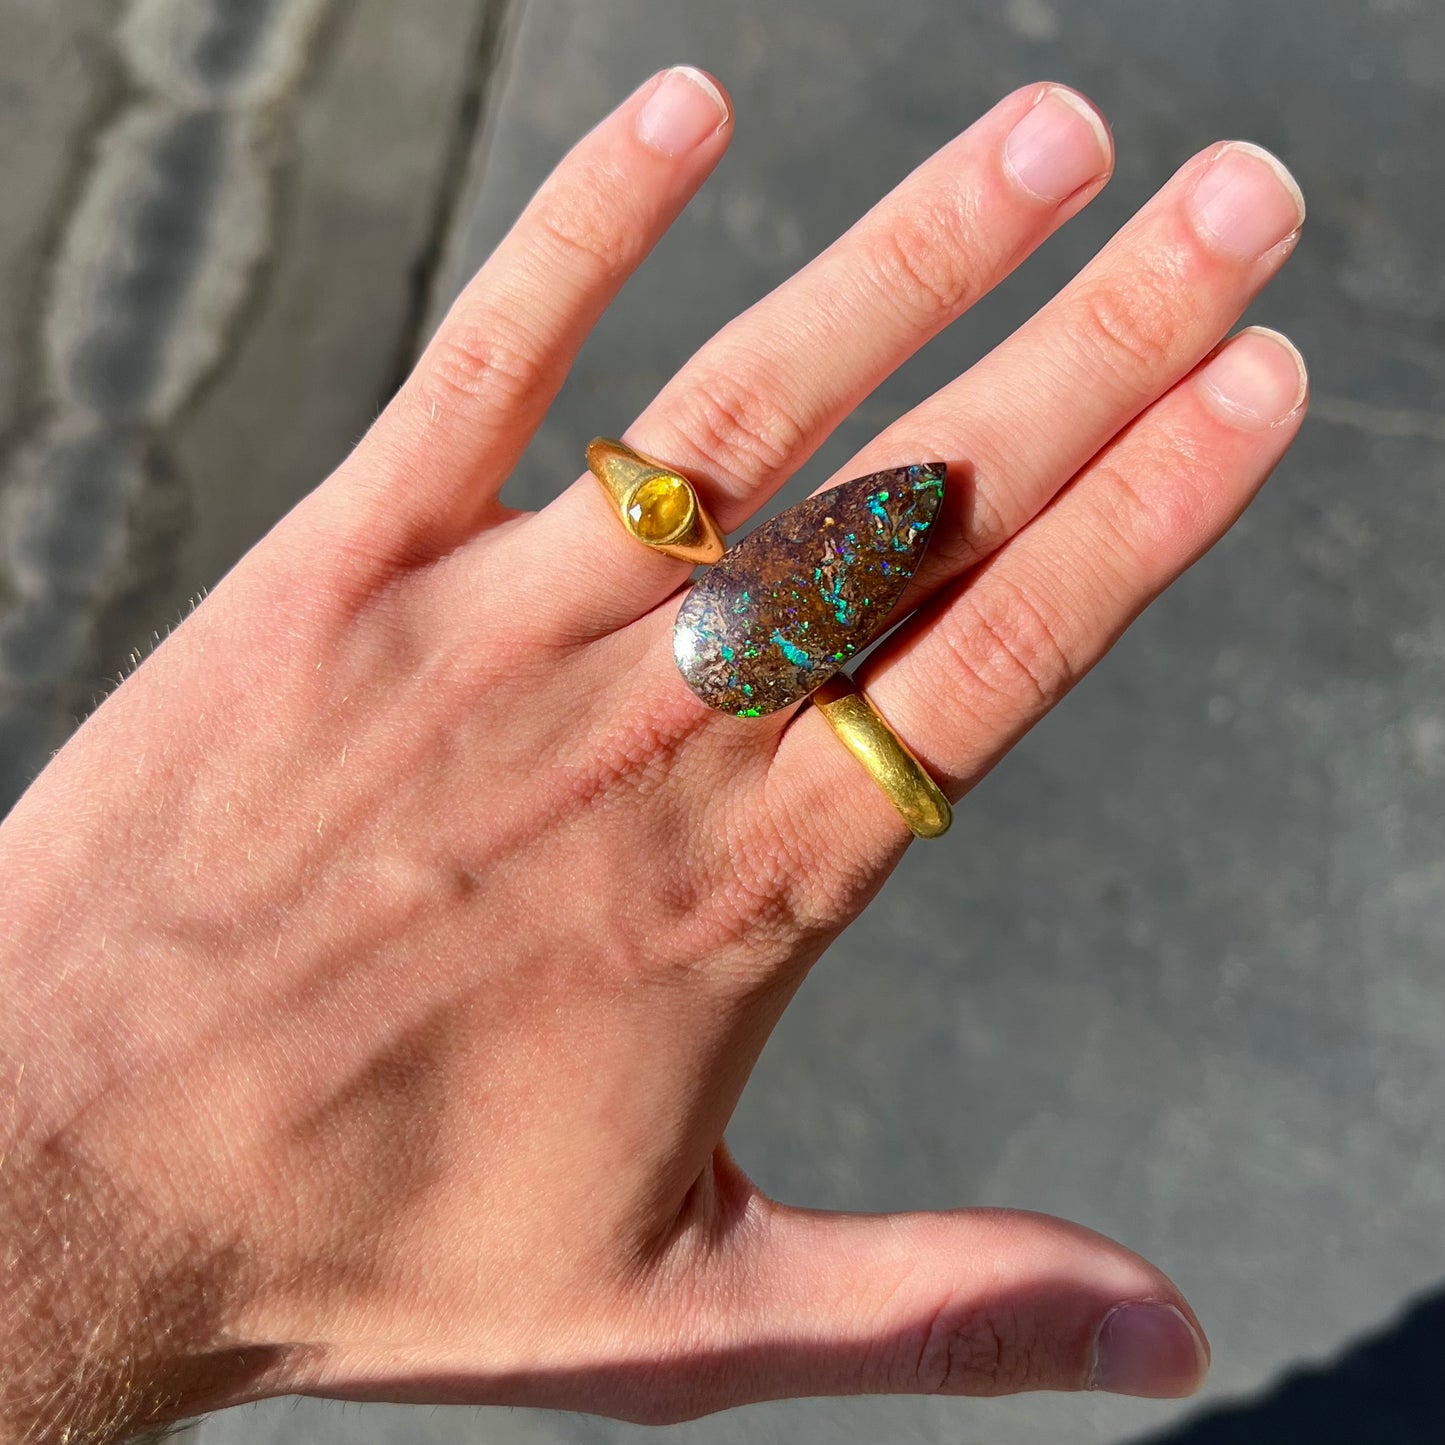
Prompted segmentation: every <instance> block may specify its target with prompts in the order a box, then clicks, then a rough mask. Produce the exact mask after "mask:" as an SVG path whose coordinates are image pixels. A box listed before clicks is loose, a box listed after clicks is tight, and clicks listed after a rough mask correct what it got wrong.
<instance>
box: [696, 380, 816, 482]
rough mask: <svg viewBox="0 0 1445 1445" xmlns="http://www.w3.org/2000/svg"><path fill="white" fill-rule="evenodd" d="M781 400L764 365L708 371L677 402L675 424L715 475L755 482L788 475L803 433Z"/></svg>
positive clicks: (802, 443) (782, 391) (780, 388)
mask: <svg viewBox="0 0 1445 1445" xmlns="http://www.w3.org/2000/svg"><path fill="white" fill-rule="evenodd" d="M743 376H747V377H748V378H749V380H747V381H743V380H741V377H743ZM785 396H786V388H785V387H783V386H781V385H774V384H772V383H771V381H770V380H769V378H768V375H767V372H766V370H765V369H764V368H762V367H759V366H756V365H753V364H739V365H738V366H737V367H736V370H735V371H723V370H714V371H710V372H707V373H705V374H703V375H701V376H699V377H697V378H696V379H695V380H694V382H693V384H692V386H691V387H690V388H689V389H688V392H687V394H686V396H685V398H683V399H682V400H681V403H680V409H679V414H678V425H679V428H680V430H681V431H682V432H683V433H684V435H686V437H687V438H688V440H689V442H690V443H691V444H692V445H693V446H694V447H696V448H697V450H698V451H699V452H701V453H702V455H703V456H704V458H705V459H706V461H707V463H708V465H709V466H710V467H711V468H712V469H713V470H714V472H715V473H717V474H718V475H721V476H727V477H734V478H738V479H741V480H747V481H754V480H756V479H757V477H758V475H759V474H762V475H769V474H775V473H778V472H783V471H786V470H787V469H788V467H789V465H790V463H791V462H792V461H793V459H794V458H795V457H797V456H798V455H799V453H800V452H801V451H802V450H803V449H804V446H805V442H806V429H805V427H804V426H803V424H802V423H801V422H800V421H799V420H798V419H797V418H796V417H795V416H794V414H793V412H792V410H791V409H790V408H789V406H788V404H787V402H786V401H785V400H784V397H785Z"/></svg>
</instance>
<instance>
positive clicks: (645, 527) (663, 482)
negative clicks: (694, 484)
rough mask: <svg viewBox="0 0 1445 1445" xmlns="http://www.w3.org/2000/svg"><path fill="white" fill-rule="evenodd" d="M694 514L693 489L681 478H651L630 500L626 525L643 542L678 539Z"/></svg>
mask: <svg viewBox="0 0 1445 1445" xmlns="http://www.w3.org/2000/svg"><path fill="white" fill-rule="evenodd" d="M692 514H693V497H692V488H691V487H689V486H688V484H687V483H686V482H685V481H683V479H682V478H681V477H670V476H662V477H649V478H648V479H647V480H646V481H645V482H643V483H642V485H641V486H639V487H638V489H637V490H636V491H635V492H633V494H632V496H631V498H630V499H629V501H628V503H627V525H628V526H629V527H630V528H631V529H632V532H633V535H634V536H636V537H638V538H640V539H641V540H642V541H644V542H672V541H675V540H676V539H677V538H678V537H679V536H680V535H681V534H682V533H683V532H685V531H686V530H687V527H688V524H689V523H690V522H691V521H692Z"/></svg>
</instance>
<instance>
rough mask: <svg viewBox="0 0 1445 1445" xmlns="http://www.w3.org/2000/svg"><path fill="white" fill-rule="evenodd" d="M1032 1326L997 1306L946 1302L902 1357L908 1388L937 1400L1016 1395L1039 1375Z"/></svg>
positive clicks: (1036, 1349) (1038, 1352)
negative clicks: (949, 1397)
mask: <svg viewBox="0 0 1445 1445" xmlns="http://www.w3.org/2000/svg"><path fill="white" fill-rule="evenodd" d="M1040 1353H1041V1351H1040V1349H1039V1342H1038V1341H1037V1339H1036V1338H1035V1337H1034V1334H1033V1332H1032V1330H1031V1329H1030V1328H1029V1327H1028V1324H1027V1321H1026V1320H1024V1319H1023V1318H1021V1317H1019V1316H1017V1315H1016V1314H1015V1313H1014V1312H1013V1311H1010V1310H1009V1309H1008V1308H1007V1306H1005V1305H1002V1304H999V1303H998V1302H996V1301H992V1302H989V1303H988V1304H984V1305H980V1304H977V1303H972V1302H970V1303H960V1302H959V1301H957V1300H948V1301H946V1302H945V1303H944V1304H943V1305H942V1306H941V1307H940V1308H939V1309H938V1310H937V1311H935V1313H934V1314H933V1316H932V1318H931V1319H930V1320H929V1321H928V1322H927V1325H926V1326H925V1328H924V1330H923V1331H922V1334H921V1338H920V1339H919V1342H918V1347H917V1350H916V1352H912V1353H910V1352H906V1351H905V1354H904V1357H903V1362H902V1365H903V1372H904V1374H905V1376H906V1378H905V1380H904V1382H903V1384H904V1387H905V1388H906V1389H909V1390H913V1391H916V1392H920V1393H923V1394H932V1395H1012V1394H1016V1393H1018V1392H1019V1391H1020V1390H1025V1389H1028V1388H1029V1387H1030V1385H1031V1384H1034V1383H1035V1382H1036V1381H1037V1379H1038V1377H1039V1374H1040V1368H1039V1364H1040V1362H1039V1355H1040Z"/></svg>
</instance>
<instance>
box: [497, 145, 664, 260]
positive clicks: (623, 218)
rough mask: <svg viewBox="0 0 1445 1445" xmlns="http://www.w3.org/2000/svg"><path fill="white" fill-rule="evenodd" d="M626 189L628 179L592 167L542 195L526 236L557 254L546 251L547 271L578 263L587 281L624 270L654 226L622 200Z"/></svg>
mask: <svg viewBox="0 0 1445 1445" xmlns="http://www.w3.org/2000/svg"><path fill="white" fill-rule="evenodd" d="M627 194H628V192H627V189H626V180H625V178H624V177H622V176H621V175H619V174H618V173H617V172H616V171H615V170H614V169H613V168H612V167H609V166H591V167H588V168H587V170H586V171H584V172H583V173H582V174H581V175H569V176H568V177H567V180H566V184H565V185H564V186H561V187H558V188H556V189H554V190H548V191H544V192H543V193H542V194H540V195H539V196H538V197H537V198H536V200H535V201H534V202H533V203H532V207H531V210H530V211H529V213H528V215H527V221H526V224H527V225H528V226H529V227H532V228H534V234H531V235H529V237H528V239H529V240H530V241H531V242H532V243H533V244H534V245H540V248H541V249H542V250H543V251H544V252H546V251H550V252H552V253H554V254H550V255H547V256H546V266H545V270H547V271H548V272H552V271H555V270H556V269H557V267H558V265H559V263H560V265H561V266H563V267H571V266H575V265H577V264H579V263H580V265H581V266H582V267H583V269H584V272H585V274H586V276H587V278H588V279H589V280H596V279H601V278H603V277H607V276H615V275H617V274H619V273H620V272H622V271H623V270H625V269H626V268H627V266H628V263H629V261H630V259H631V257H632V254H633V252H634V251H635V250H636V245H635V241H634V239H633V238H634V237H635V236H637V235H639V234H646V233H647V232H649V231H650V229H651V227H650V226H648V225H647V224H646V222H645V220H644V218H642V217H640V216H638V215H635V214H633V213H632V209H633V208H631V207H629V206H626V205H624V204H622V203H621V201H620V199H619V198H620V197H622V196H625V195H627ZM599 273H600V274H599Z"/></svg>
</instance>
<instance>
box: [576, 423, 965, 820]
mask: <svg viewBox="0 0 1445 1445" xmlns="http://www.w3.org/2000/svg"><path fill="white" fill-rule="evenodd" d="M587 464H588V466H589V468H590V469H591V470H592V472H593V474H594V475H595V476H596V477H597V479H598V481H600V482H601V483H602V485H603V487H604V488H605V489H606V491H607V493H608V495H609V496H610V497H611V498H612V499H613V501H614V503H615V504H616V506H617V509H618V513H619V516H620V517H621V519H622V524H623V526H624V527H626V529H627V531H628V533H629V534H630V535H631V536H633V537H635V538H636V539H637V540H638V541H639V542H643V543H645V544H646V545H647V546H649V547H653V548H656V549H657V550H659V551H663V552H666V553H667V554H668V555H669V556H673V557H680V558H682V559H683V560H684V561H690V562H704V563H714V562H715V563H716V565H715V566H713V567H712V568H711V570H710V571H709V572H708V573H707V574H706V575H705V576H704V577H703V578H702V579H701V580H700V581H699V582H698V583H697V585H696V586H694V587H693V589H692V591H691V592H689V593H688V595H687V598H686V599H685V600H684V602H683V604H682V609H681V611H679V613H678V615H677V621H676V623H675V624H674V626H673V634H672V641H673V657H674V658H675V660H676V662H677V666H678V669H679V671H681V673H682V675H683V678H684V679H685V680H686V682H687V685H688V686H689V687H690V688H691V689H692V690H693V692H694V693H696V694H697V696H698V697H699V698H701V699H702V701H703V702H705V703H706V704H707V705H708V706H709V707H713V708H717V709H719V710H720V711H723V712H730V713H733V714H735V715H736V716H738V717H761V716H762V715H763V714H765V713H770V712H777V711H778V710H779V709H780V708H785V707H788V706H790V705H791V704H793V703H796V702H801V701H802V700H803V699H804V698H806V697H811V698H812V700H813V703H814V705H815V706H816V707H817V709H818V711H819V712H820V713H821V714H822V715H823V717H824V718H825V719H826V721H827V722H828V724H829V726H830V727H832V729H833V731H834V732H835V733H836V734H837V736H838V737H839V739H840V740H841V741H842V742H843V744H844V746H845V747H847V749H848V750H849V752H851V753H852V754H853V756H854V757H856V758H857V759H858V760H859V762H861V763H862V764H863V766H864V767H865V768H866V769H867V770H868V773H869V775H870V776H871V777H872V779H873V781H874V782H875V783H877V784H878V786H879V787H880V788H881V789H882V790H883V792H884V793H885V794H886V795H887V797H888V798H889V800H890V801H891V802H892V803H893V805H894V807H896V808H897V809H898V812H899V813H900V814H901V815H902V817H903V820H904V822H906V823H907V824H908V826H909V828H910V829H911V830H912V831H913V832H914V833H915V834H916V835H917V836H918V837H920V838H936V837H938V836H939V835H940V834H941V833H944V832H946V831H947V829H948V826H949V824H950V822H951V821H952V812H951V810H950V808H949V805H948V799H947V798H946V797H944V795H943V792H942V791H941V790H940V789H939V787H938V785H937V784H936V783H935V782H934V781H933V779H932V778H930V777H929V776H928V773H927V772H926V771H925V769H924V768H923V766H922V764H920V763H919V761H918V759H917V758H916V757H914V755H913V754H912V752H910V751H909V749H908V747H907V746H906V745H905V744H904V742H903V741H902V739H900V738H899V737H898V735H897V734H896V733H895V732H894V731H893V729H892V728H891V727H889V726H888V724H887V723H886V722H885V721H884V720H883V718H882V717H880V716H879V714H878V712H877V710H876V709H875V708H874V707H873V705H872V704H871V703H870V702H869V701H868V699H867V698H866V697H865V696H864V695H863V694H862V693H861V692H860V691H859V690H858V689H857V687H856V686H855V685H854V684H853V683H852V681H851V680H850V679H849V678H848V677H847V676H846V675H844V674H843V672H842V669H843V667H844V666H845V665H846V664H847V662H848V661H849V659H850V658H852V657H854V656H856V655H857V654H858V653H859V652H861V651H862V650H863V649H864V648H865V647H867V646H868V644H869V643H871V642H873V641H874V640H875V639H876V638H877V637H878V636H879V635H880V634H881V633H882V632H883V631H884V629H885V627H886V626H887V623H888V617H889V614H890V613H891V612H892V611H893V608H894V606H895V605H896V604H897V602H898V600H899V598H901V597H902V596H903V593H904V591H905V590H906V589H907V586H908V583H909V581H910V580H911V579H912V577H913V575H914V573H915V572H916V571H917V570H918V564H919V562H920V560H921V559H922V557H923V553H924V551H925V550H926V548H927V546H928V542H929V539H930V537H931V536H932V527H933V523H934V521H935V519H936V518H937V516H938V509H939V505H940V503H941V502H942V500H943V487H944V482H945V480H946V477H947V470H948V469H947V467H946V466H945V464H944V463H942V462H915V463H913V464H912V465H910V466H902V467H893V468H891V469H890V470H888V471H883V472H873V473H871V474H870V475H868V476H865V477H857V478H855V479H854V480H853V481H850V482H844V483H842V484H841V485H840V486H837V487H832V488H830V489H829V490H828V491H826V492H819V493H818V494H817V495H816V496H812V497H809V498H808V499H807V500H806V501H803V502H799V503H798V504H797V505H796V506H794V507H789V508H788V509H787V510H786V511H784V512H780V513H779V514H778V515H777V516H776V517H773V518H772V519H771V520H770V521H767V522H764V523H763V525H762V526H760V527H758V528H756V529H755V530H754V531H753V532H752V533H750V534H749V535H748V536H747V537H745V538H744V539H743V540H742V541H741V542H740V543H738V544H737V546H735V547H733V548H731V549H730V550H727V551H724V550H723V543H722V538H721V535H720V534H719V532H718V530H717V527H716V526H715V525H714V523H713V521H712V519H711V518H710V517H708V515H707V513H706V511H705V510H704V509H703V506H702V504H701V502H699V501H698V498H697V494H696V492H695V491H694V490H693V488H692V485H691V483H689V482H688V481H687V479H686V478H685V477H683V476H681V475H679V474H678V473H677V472H676V471H675V470H674V469H673V468H671V467H668V466H665V465H664V464H663V463H661V462H656V461H653V460H652V459H651V458H648V457H644V456H641V455H640V454H639V453H637V452H634V451H633V450H631V448H629V447H626V446H624V445H623V444H622V443H621V442H617V441H611V440H609V439H608V438H606V437H597V438H596V439H594V440H593V441H592V442H590V443H589V444H588V447H587Z"/></svg>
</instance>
